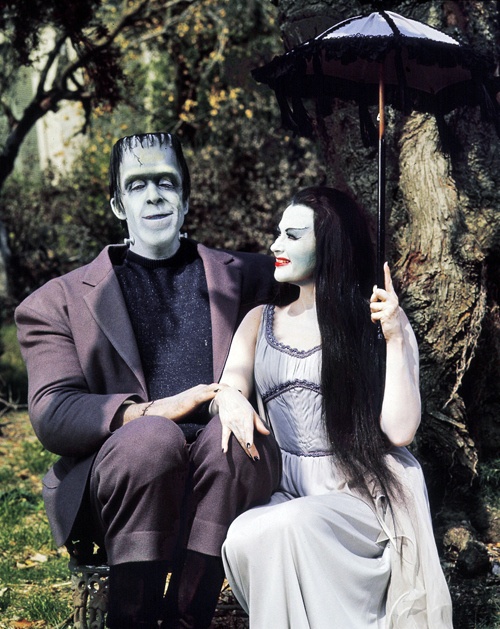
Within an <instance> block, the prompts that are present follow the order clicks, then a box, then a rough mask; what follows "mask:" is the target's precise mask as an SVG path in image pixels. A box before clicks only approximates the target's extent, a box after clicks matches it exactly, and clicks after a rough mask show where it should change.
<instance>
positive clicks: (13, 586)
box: [0, 326, 500, 629]
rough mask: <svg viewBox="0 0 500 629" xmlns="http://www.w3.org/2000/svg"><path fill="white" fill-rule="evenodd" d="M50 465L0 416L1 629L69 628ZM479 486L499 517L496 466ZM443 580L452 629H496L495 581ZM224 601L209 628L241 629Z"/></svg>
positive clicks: (23, 430)
mask: <svg viewBox="0 0 500 629" xmlns="http://www.w3.org/2000/svg"><path fill="white" fill-rule="evenodd" d="M2 341H3V344H4V347H5V351H4V354H3V355H2V357H1V360H0V388H1V383H2V382H4V383H5V382H6V374H8V377H9V378H10V377H12V378H13V380H12V383H13V384H11V385H9V389H8V395H9V396H10V397H11V399H14V398H13V397H12V396H14V395H15V396H16V397H15V402H16V403H22V402H23V401H24V399H25V398H24V397H23V391H24V392H25V391H26V382H25V380H26V376H25V371H24V365H23V364H22V360H21V357H20V354H19V350H18V347H17V342H16V339H15V331H14V330H13V327H12V326H10V327H7V328H4V329H3V330H2ZM24 395H25V393H24ZM1 397H3V398H4V399H5V397H6V395H5V393H3V394H1V393H0V398H1ZM56 458H57V457H56V456H54V455H52V454H50V453H49V452H47V451H46V450H44V449H43V447H42V446H41V445H40V443H39V442H38V441H37V439H36V437H35V436H34V434H33V431H32V428H31V426H30V423H29V418H28V415H27V413H26V412H25V411H19V410H17V411H12V412H9V413H6V414H5V415H3V416H1V414H0V629H47V628H48V629H56V628H57V629H63V628H64V629H67V628H69V627H70V626H71V625H70V624H68V619H69V618H70V614H71V587H70V576H69V570H68V560H69V556H68V554H67V552H66V551H65V550H64V549H58V548H56V547H55V545H54V542H53V540H52V536H51V533H50V530H49V526H48V523H47V520H46V517H45V511H44V508H43V503H42V498H41V489H42V483H41V479H42V477H43V475H44V474H45V472H46V471H47V469H48V468H49V467H50V466H51V465H52V463H53V462H54V461H55V459H56ZM481 478H482V486H481V493H482V495H483V496H484V499H485V501H486V502H487V503H488V504H489V506H490V507H492V508H494V509H495V510H498V509H499V508H500V491H499V490H500V459H495V460H492V461H489V462H488V463H483V464H482V467H481ZM497 542H498V543H496V544H491V545H490V550H491V551H492V552H495V549H498V550H497V551H496V552H495V557H497V561H499V560H500V540H497ZM449 580H450V589H451V594H452V598H453V604H454V610H455V613H454V617H455V629H500V591H499V588H498V578H495V577H494V576H493V575H492V574H490V575H488V576H486V577H481V578H475V579H465V578H462V579H461V578H459V577H458V576H457V575H456V574H455V573H454V571H453V568H451V571H450V573H449ZM225 597H226V598H228V604H227V605H224V604H223V605H220V606H219V609H218V612H217V613H216V617H215V618H214V623H213V624H212V627H217V628H226V629H229V628H230V629H240V628H241V629H246V628H247V627H248V621H247V619H246V618H244V617H241V615H240V614H238V613H237V612H235V611H234V610H233V608H234V607H235V606H234V599H232V598H231V593H230V591H229V593H228V592H227V591H226V592H225V593H224V592H223V595H222V597H221V600H222V602H223V603H224V602H225ZM224 607H225V609H224ZM228 610H233V611H228ZM231 614H235V615H234V616H231Z"/></svg>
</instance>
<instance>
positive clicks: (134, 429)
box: [89, 416, 281, 566]
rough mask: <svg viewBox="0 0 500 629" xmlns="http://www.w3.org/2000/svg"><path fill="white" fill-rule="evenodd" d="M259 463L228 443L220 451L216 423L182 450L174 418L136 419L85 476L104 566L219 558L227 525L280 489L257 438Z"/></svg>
mask: <svg viewBox="0 0 500 629" xmlns="http://www.w3.org/2000/svg"><path fill="white" fill-rule="evenodd" d="M255 443H256V446H257V449H258V450H259V455H260V460H259V461H252V460H251V459H250V458H249V457H248V456H247V455H246V454H245V452H244V451H243V449H242V448H241V446H240V445H239V443H238V442H237V441H236V440H235V439H234V438H231V439H230V445H229V450H228V452H227V454H224V453H223V452H222V447H221V424H220V421H219V418H218V417H214V418H213V419H212V420H211V421H210V422H209V423H208V424H207V426H206V428H204V429H203V431H202V432H201V433H200V434H199V436H198V438H197V439H196V441H195V442H194V443H193V444H191V445H189V446H188V445H187V444H186V442H185V438H184V434H183V432H182V430H181V429H180V428H179V426H177V424H176V423H175V422H173V421H171V420H168V419H165V418H163V417H157V416H147V417H141V418H139V419H136V420H133V421H132V422H129V423H128V424H126V425H125V426H123V427H121V428H119V429H118V430H117V431H116V432H115V433H113V435H111V437H109V439H108V440H107V441H106V442H105V444H104V445H103V446H102V447H101V449H100V451H99V453H98V454H97V457H96V459H95V461H94V464H93V467H92V471H91V477H90V485H89V487H90V503H91V505H92V510H93V512H94V519H95V520H96V522H97V528H98V533H99V536H100V537H101V539H102V540H103V542H104V546H105V549H106V553H107V556H108V562H109V564H110V565H112V566H113V565H117V564H121V563H128V562H144V561H148V562H149V561H167V562H171V561H173V560H174V559H175V554H176V551H178V550H179V549H180V548H187V549H188V550H193V551H196V552H199V553H203V554H205V555H212V556H220V553H221V546H222V543H223V541H224V539H225V537H226V533H227V529H228V527H229V525H230V524H231V522H232V521H233V520H234V519H235V518H236V516H238V515H239V514H240V513H242V512H244V511H246V510H247V509H249V508H250V507H252V506H255V505H258V504H263V503H265V502H267V501H268V500H269V499H270V497H271V494H272V493H273V492H274V491H275V490H276V489H277V488H278V485H279V481H280V474H281V459H280V454H279V448H278V447H277V445H276V442H275V440H274V437H273V436H272V435H269V436H262V435H260V434H258V433H255Z"/></svg>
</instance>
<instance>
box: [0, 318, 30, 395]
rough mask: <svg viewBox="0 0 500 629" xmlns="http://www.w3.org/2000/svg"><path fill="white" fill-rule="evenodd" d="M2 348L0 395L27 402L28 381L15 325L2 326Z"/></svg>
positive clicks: (0, 334)
mask: <svg viewBox="0 0 500 629" xmlns="http://www.w3.org/2000/svg"><path fill="white" fill-rule="evenodd" d="M0 348H1V349H2V352H1V353H0V397H2V398H4V399H5V400H8V401H12V402H15V403H16V404H18V403H25V402H26V396H27V390H28V382H27V375H26V367H25V366H24V362H23V359H22V357H21V352H20V350H19V344H18V342H17V336H16V327H15V325H13V324H10V325H4V326H2V328H1V330H0Z"/></svg>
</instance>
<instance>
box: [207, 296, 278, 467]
mask: <svg viewBox="0 0 500 629" xmlns="http://www.w3.org/2000/svg"><path fill="white" fill-rule="evenodd" d="M262 309H263V306H258V307H257V308H254V309H253V310H251V311H250V312H249V313H248V314H247V315H246V317H245V318H244V319H243V321H242V322H241V324H240V326H239V328H238V329H237V330H236V333H235V335H234V337H233V341H232V343H231V349H230V351H229V356H228V359H227V362H226V365H225V367H224V372H223V374H222V377H221V380H220V390H219V392H218V393H217V394H216V396H215V398H214V400H213V402H212V404H211V405H210V411H211V412H212V413H213V414H214V415H215V414H217V413H218V414H219V417H220V420H221V423H222V451H223V452H227V448H228V443H229V437H230V436H231V434H233V435H234V436H235V438H236V439H237V440H238V442H239V443H240V445H241V447H242V448H243V449H244V451H245V452H246V453H247V454H248V456H249V457H250V458H253V459H254V460H258V458H259V453H258V451H257V448H256V447H255V445H254V442H253V431H254V428H255V429H257V430H258V432H260V433H261V434H263V435H268V434H269V431H268V430H267V428H266V427H265V426H264V424H263V422H262V420H261V419H260V417H259V416H258V414H257V413H256V412H255V410H254V408H253V406H252V405H251V404H250V402H249V401H248V398H249V397H250V395H251V394H252V391H253V370H254V362H255V345H256V342H257V333H258V331H259V325H260V320H261V317H262Z"/></svg>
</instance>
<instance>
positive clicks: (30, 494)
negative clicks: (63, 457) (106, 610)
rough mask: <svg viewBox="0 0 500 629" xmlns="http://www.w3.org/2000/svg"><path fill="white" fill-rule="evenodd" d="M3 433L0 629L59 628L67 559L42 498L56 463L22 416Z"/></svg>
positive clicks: (8, 419) (66, 611)
mask: <svg viewBox="0 0 500 629" xmlns="http://www.w3.org/2000/svg"><path fill="white" fill-rule="evenodd" d="M1 431H2V432H1V434H2V436H1V437H0V487H1V489H0V549H2V550H1V551H0V628H1V629H7V628H8V629H15V628H17V627H19V628H30V627H33V628H35V627H37V628H38V627H40V628H41V627H51V628H54V627H58V626H59V627H62V626H63V625H64V623H65V621H66V620H67V619H68V618H69V616H70V613H71V590H70V583H69V572H68V555H67V553H66V552H65V551H64V550H61V549H57V548H56V547H55V545H54V542H53V540H52V536H51V533H50V530H49V527H48V524H47V520H46V517H45V512H44V509H43V503H42V498H41V478H42V476H43V475H44V474H45V472H46V470H47V469H48V468H49V467H50V465H51V464H52V463H53V461H54V460H55V458H56V457H55V456H53V455H51V454H50V453H48V452H47V451H46V450H44V449H43V448H42V446H41V445H40V444H39V443H38V441H37V440H36V438H35V437H34V436H33V433H32V429H31V426H30V424H29V419H28V416H27V413H25V412H15V413H8V414H6V415H4V417H2V419H1Z"/></svg>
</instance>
